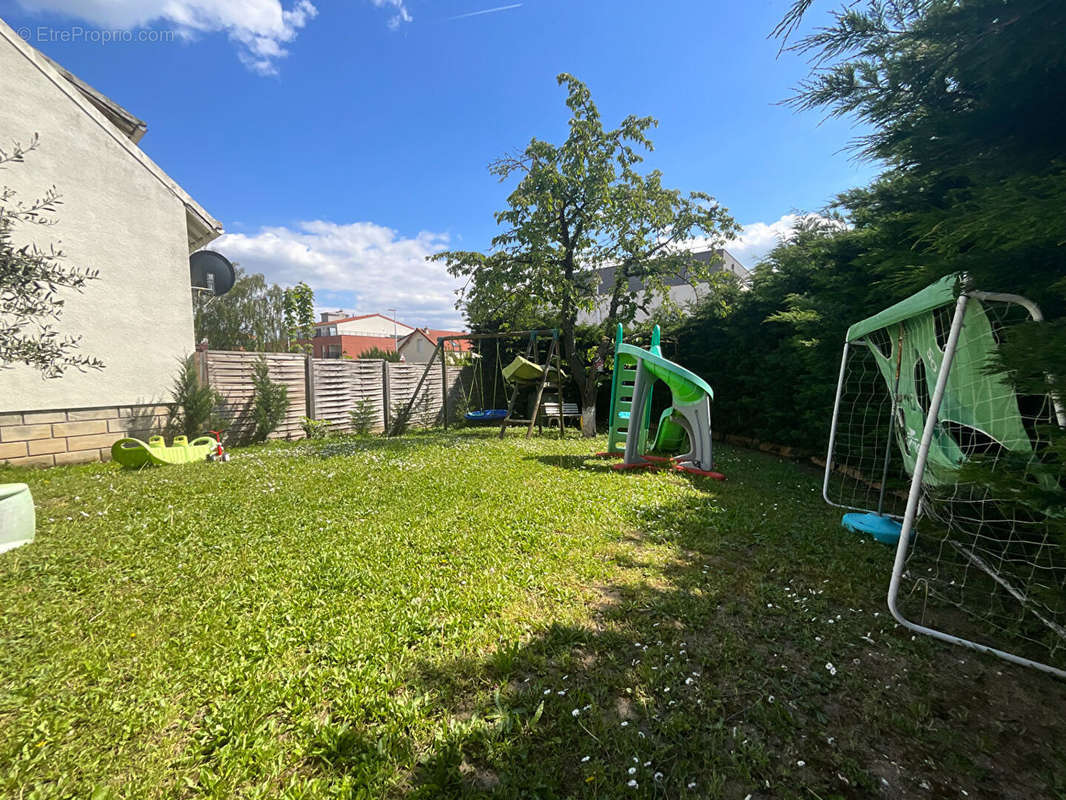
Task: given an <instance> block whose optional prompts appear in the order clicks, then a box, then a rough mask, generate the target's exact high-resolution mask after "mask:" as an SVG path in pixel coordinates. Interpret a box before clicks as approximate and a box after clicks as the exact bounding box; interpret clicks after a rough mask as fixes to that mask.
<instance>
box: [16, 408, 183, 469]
mask: <svg viewBox="0 0 1066 800" xmlns="http://www.w3.org/2000/svg"><path fill="white" fill-rule="evenodd" d="M166 419H167V407H166V406H161V405H154V404H153V405H143V406H106V407H103V408H79V409H74V410H69V411H22V412H4V413H3V414H0V463H5V464H13V465H17V466H22V467H53V466H57V465H60V464H80V463H83V462H86V461H107V460H108V459H110V458H111V445H112V444H114V443H115V442H116V441H118V440H119V439H122V438H123V437H126V436H135V437H136V438H138V439H147V438H148V437H149V436H153V435H155V434H157V433H161V432H162V429H163V425H164V424H165V422H166Z"/></svg>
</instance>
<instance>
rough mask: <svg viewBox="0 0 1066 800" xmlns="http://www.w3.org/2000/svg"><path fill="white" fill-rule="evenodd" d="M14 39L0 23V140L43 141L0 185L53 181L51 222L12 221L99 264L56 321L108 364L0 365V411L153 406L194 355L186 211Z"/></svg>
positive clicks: (35, 193)
mask: <svg viewBox="0 0 1066 800" xmlns="http://www.w3.org/2000/svg"><path fill="white" fill-rule="evenodd" d="M0 26H3V23H0ZM13 35H14V34H13V33H12V32H11V30H10V28H7V27H6V26H3V29H2V30H0V97H3V102H2V103H0V143H2V144H0V147H3V148H4V149H5V150H9V149H10V145H11V142H12V141H19V142H22V143H23V144H26V143H28V142H29V140H30V139H31V137H32V136H33V134H34V133H37V134H39V135H40V147H39V149H38V150H36V151H34V152H32V153H29V154H28V155H27V156H26V159H25V162H24V163H21V164H9V165H7V166H5V168H4V169H3V170H0V185H6V186H8V187H10V188H11V189H13V190H14V191H15V192H17V197H18V199H20V200H22V201H24V202H25V201H29V200H32V199H34V198H37V197H40V196H41V194H42V193H43V192H44V191H45V190H47V189H48V188H49V187H50V186H53V185H54V186H56V188H57V190H58V191H59V193H60V195H61V196H62V205H60V206H59V207H58V209H57V214H56V218H57V219H58V222H57V223H56V224H55V225H54V226H48V227H38V226H32V227H31V226H20V227H18V228H16V230H15V231H14V238H15V242H16V244H19V245H21V244H24V243H27V242H29V241H36V242H37V243H38V245H39V246H41V247H43V248H46V249H47V248H48V246H49V245H50V244H55V245H56V246H57V247H59V248H61V249H62V250H63V251H64V259H63V260H64V263H66V264H70V265H77V266H80V267H89V268H92V269H97V270H99V272H100V277H99V279H98V280H95V281H91V282H90V283H89V284H88V286H87V287H86V289H85V291H84V292H83V293H77V292H65V293H63V297H64V299H65V300H66V305H65V307H64V309H63V317H62V320H61V322H60V323H59V324H58V325H57V328H58V330H59V331H60V332H61V333H63V334H71V335H75V336H81V337H82V339H81V344H80V346H79V352H80V353H82V354H85V355H92V356H96V357H97V358H99V359H101V360H102V361H103V362H104V364H105V368H104V369H103V370H102V371H95V370H94V371H90V372H87V373H81V372H78V371H77V370H73V371H69V372H68V374H67V375H65V376H64V377H62V378H59V379H52V380H43V379H42V378H41V377H40V373H38V372H37V371H35V370H32V369H29V368H27V367H23V366H16V367H14V368H12V369H3V370H0V415H4V416H5V418H7V417H13V416H15V415H18V414H26V413H29V412H34V411H39V410H50V409H57V408H59V409H98V408H102V407H103V408H107V409H111V410H114V411H115V412H116V414H117V409H118V408H119V407H121V406H126V407H130V406H136V405H151V404H154V403H157V402H159V401H160V400H162V399H166V398H167V397H168V394H169V393H168V387H169V385H170V383H171V380H172V379H173V376H174V373H175V369H176V367H177V363H178V359H179V358H181V357H183V356H185V355H187V354H189V353H190V352H192V350H193V320H192V305H191V302H190V290H189V248H188V238H187V229H186V218H185V214H186V212H185V206H184V204H183V202H182V201H181V200H180V199H179V198H178V197H176V196H175V195H174V194H173V192H172V191H170V189H168V187H166V186H165V185H164V184H163V183H162V182H161V181H160V180H159V178H157V177H156V176H154V175H152V174H151V173H150V172H149V171H148V169H146V167H145V165H143V164H142V163H140V162H139V161H138V160H136V159H135V158H134V157H133V156H132V155H131V154H130V153H129V152H127V150H126V149H124V147H123V146H122V145H120V144H119V142H118V141H117V140H116V138H115V136H114V135H112V133H111V132H110V131H116V132H117V129H114V128H113V127H111V125H110V123H109V122H107V120H106V119H105V118H104V117H103V116H102V115H101V114H100V113H99V112H97V111H96V110H95V109H92V110H91V113H87V111H86V110H85V109H83V108H82V107H81V106H79V105H78V104H77V103H76V102H75V101H74V100H72V99H71V98H70V97H69V96H68V94H66V93H65V92H64V91H63V89H61V88H60V87H61V85H62V83H61V82H62V81H63V79H62V78H58V79H57V80H56V81H53V79H52V78H50V77H49V76H48V75H46V74H45V73H44V72H42V71H41V70H40V69H38V67H37V66H36V64H35V62H34V61H33V60H32V51H30V53H31V55H27V53H26V52H25V51H23V50H21V49H20V48H18V47H17V46H15V45H14V44H13V43H12V42H11V41H10V40H9V39H8V38H7V37H8V36H13ZM118 136H119V137H121V136H122V134H121V133H118ZM54 413H65V412H54ZM117 418H118V417H117V416H116V417H115V419H117ZM42 424H43V423H42ZM56 424H65V423H56ZM97 427H98V426H97Z"/></svg>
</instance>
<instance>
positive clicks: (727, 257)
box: [578, 250, 751, 324]
mask: <svg viewBox="0 0 1066 800" xmlns="http://www.w3.org/2000/svg"><path fill="white" fill-rule="evenodd" d="M692 256H693V258H694V259H695V260H696V261H699V262H701V263H703V264H707V263H709V262H711V261H712V260H717V263H716V264H714V265H713V267H712V271H713V272H719V271H723V270H724V271H728V272H732V273H733V274H734V275H736V276H737V278H738V279H739V280H740V282H741V283H742V284H747V283H748V282H749V281H750V280H751V271H750V270H748V269H747V268H746V267H745V266H744V265H743V264H741V263H740V262H739V261H737V259H736V258H734V257H733V255H732V254H731V253H730V252H729V251H728V250H700V251H695V252H693V253H692ZM593 272H594V280H595V281H597V282H598V283H599V289H598V291H597V294H598V295H599V297H600V300H599V301H598V306H597V308H596V309H595V310H594V311H593V312H592V313H586V312H582V313H581V314H580V315H579V316H578V322H581V323H583V324H589V323H596V322H603V320H604V319H605V318H606V317H607V311H608V310H609V306H610V297H611V292H612V291H613V289H614V275H615V267H601V268H599V269H597V270H594V271H593ZM665 283H666V284H667V286H668V287H669V290H668V291H669V295H670V300H671V302H672V303H673V304H674V305H676V306H678V307H680V308H682V309H684V308H686V307H689V306H691V305H693V304H694V303H696V302H698V301H699V300H701V299H702V298H703V297H704V296H705V295H706V292H707V291H708V289H709V284H708V283H706V282H705V281H704V282H701V281H698V280H692V279H690V277H689V276H688V275H686V274H685V273H682V274H681V275H674V276H670V277H668V278H666V280H665ZM629 286H630V288H632V289H634V290H639V289H640V288H641V281H640V279H639V278H630V279H629ZM662 305H663V298H662V296H661V295H660V296H657V297H654V298H653V299H652V302H651V303H650V304H649V306H648V308H646V309H644V310H643V311H638V312H637V316H636V320H635V321H636V322H643V321H644V320H646V319H648V317H650V316H651V314H652V313H653V312H654V311H655V310H656V309H658V308H660V307H662Z"/></svg>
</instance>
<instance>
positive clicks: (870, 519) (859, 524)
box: [840, 514, 903, 545]
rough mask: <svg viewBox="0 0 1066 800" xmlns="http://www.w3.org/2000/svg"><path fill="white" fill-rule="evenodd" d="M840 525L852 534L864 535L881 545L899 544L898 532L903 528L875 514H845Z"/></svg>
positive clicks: (887, 518)
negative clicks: (871, 537)
mask: <svg viewBox="0 0 1066 800" xmlns="http://www.w3.org/2000/svg"><path fill="white" fill-rule="evenodd" d="M840 524H841V525H843V526H844V527H845V528H847V529H848V530H849V531H852V532H854V533H866V534H869V535H870V536H873V537H874V539H876V540H877V541H879V542H881V544H891V545H895V544H899V532H900V531H901V530H903V526H902V525H900V524H899V523H898V522H896V520H894V519H892V518H891V517H880V516H878V515H877V514H845V515H844V519H842V520H841V521H840Z"/></svg>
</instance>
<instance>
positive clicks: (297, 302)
mask: <svg viewBox="0 0 1066 800" xmlns="http://www.w3.org/2000/svg"><path fill="white" fill-rule="evenodd" d="M285 325H286V327H287V328H288V332H289V350H290V351H291V352H294V353H310V352H311V348H312V347H313V343H312V341H311V337H312V336H314V334H315V294H314V292H312V291H311V287H310V286H308V285H307V284H306V283H304V282H303V281H300V282H299V283H298V284H296V285H295V286H291V287H289V288H288V289H286V290H285Z"/></svg>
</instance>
